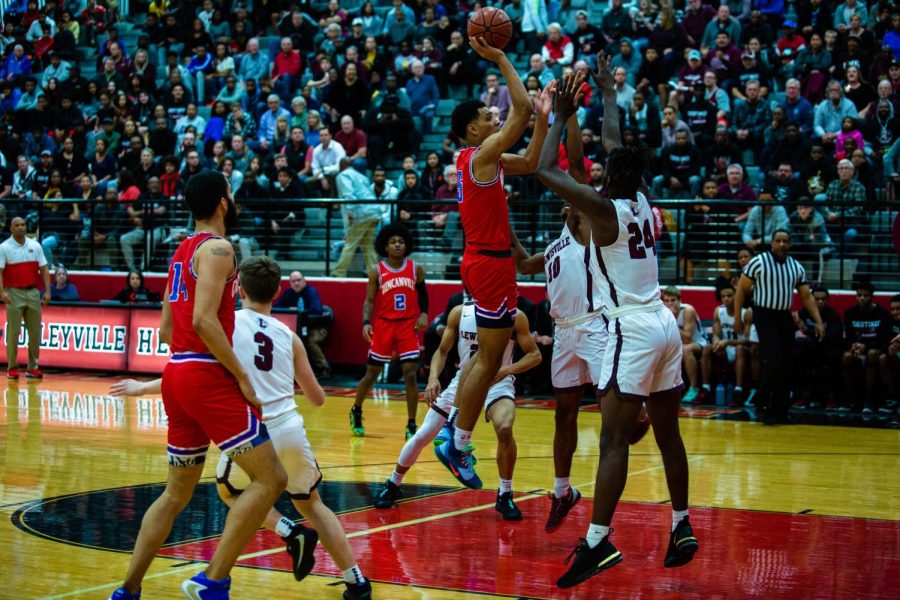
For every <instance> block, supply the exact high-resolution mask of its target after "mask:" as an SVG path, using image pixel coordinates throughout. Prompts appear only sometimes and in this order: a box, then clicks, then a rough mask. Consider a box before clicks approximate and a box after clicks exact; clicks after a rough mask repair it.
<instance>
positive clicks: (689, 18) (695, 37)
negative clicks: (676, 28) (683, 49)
mask: <svg viewBox="0 0 900 600" xmlns="http://www.w3.org/2000/svg"><path fill="white" fill-rule="evenodd" d="M714 17H716V10H715V8H713V7H712V6H711V5H709V4H704V3H703V0H688V3H687V10H686V11H685V12H684V17H683V19H682V22H683V24H684V29H685V31H686V33H687V42H688V45H690V46H693V47H695V48H696V47H697V46H699V45H700V43H701V42H702V41H703V34H704V32H705V31H706V26H707V25H708V24H709V23H710V22H712V20H713V18H714Z"/></svg>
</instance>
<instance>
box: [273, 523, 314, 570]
mask: <svg viewBox="0 0 900 600" xmlns="http://www.w3.org/2000/svg"><path fill="white" fill-rule="evenodd" d="M281 539H283V540H284V541H285V543H287V553H288V554H289V555H290V557H291V571H293V572H294V579H296V580H297V581H303V579H304V578H305V577H306V576H307V575H309V573H310V571H312V570H313V567H314V566H316V557H315V555H314V553H315V551H316V544H317V543H318V542H319V532H318V531H316V530H315V529H313V528H312V527H304V526H303V525H296V526H295V527H294V529H293V530H292V531H291V533H290V534H289V535H287V536H285V537H283V538H281Z"/></svg>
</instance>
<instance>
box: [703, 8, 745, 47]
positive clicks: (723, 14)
mask: <svg viewBox="0 0 900 600" xmlns="http://www.w3.org/2000/svg"><path fill="white" fill-rule="evenodd" d="M720 32H723V33H725V34H727V35H728V39H729V40H739V39H741V24H740V23H739V22H738V20H737V19H735V18H734V17H732V16H731V10H730V9H729V8H728V5H727V4H722V5H721V6H719V9H718V12H717V13H716V18H715V19H713V20H712V21H709V23H708V24H707V25H706V27H705V28H704V29H703V38H702V39H701V40H700V48H701V50H702V52H703V53H704V54H706V53H707V52H709V50H711V49H712V48H713V47H714V46H715V45H716V37H717V36H718V35H719V33H720Z"/></svg>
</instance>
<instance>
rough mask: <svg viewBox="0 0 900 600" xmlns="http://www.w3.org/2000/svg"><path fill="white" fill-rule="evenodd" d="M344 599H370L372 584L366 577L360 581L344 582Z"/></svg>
mask: <svg viewBox="0 0 900 600" xmlns="http://www.w3.org/2000/svg"><path fill="white" fill-rule="evenodd" d="M344 585H346V586H347V589H345V590H344V600H372V584H371V583H369V580H368V579H366V580H365V581H363V582H362V583H347V582H346V581H345V582H344Z"/></svg>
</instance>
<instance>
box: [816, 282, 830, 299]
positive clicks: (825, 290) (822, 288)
mask: <svg viewBox="0 0 900 600" xmlns="http://www.w3.org/2000/svg"><path fill="white" fill-rule="evenodd" d="M816 292H818V293H820V294H825V297H826V298H828V297H829V296H831V292H829V291H828V288H827V287H825V286H824V285H822V284H821V283H820V284H817V285H814V286H813V288H812V293H813V294H815V293H816Z"/></svg>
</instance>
